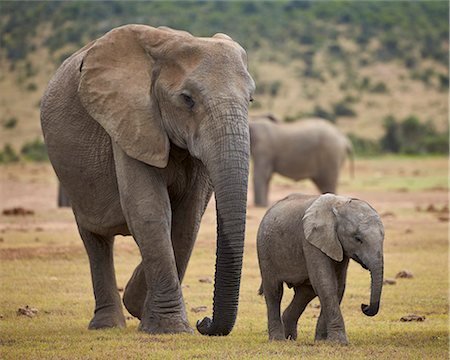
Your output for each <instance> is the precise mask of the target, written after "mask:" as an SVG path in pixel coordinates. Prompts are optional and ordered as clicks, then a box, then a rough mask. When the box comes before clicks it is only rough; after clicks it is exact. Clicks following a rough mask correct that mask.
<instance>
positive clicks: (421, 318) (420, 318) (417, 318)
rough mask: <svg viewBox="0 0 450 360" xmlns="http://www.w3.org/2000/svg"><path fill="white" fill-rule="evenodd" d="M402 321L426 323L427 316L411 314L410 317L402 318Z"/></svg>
mask: <svg viewBox="0 0 450 360" xmlns="http://www.w3.org/2000/svg"><path fill="white" fill-rule="evenodd" d="M400 321H419V322H421V321H425V316H420V315H416V314H409V315H405V316H402V317H401V318H400Z"/></svg>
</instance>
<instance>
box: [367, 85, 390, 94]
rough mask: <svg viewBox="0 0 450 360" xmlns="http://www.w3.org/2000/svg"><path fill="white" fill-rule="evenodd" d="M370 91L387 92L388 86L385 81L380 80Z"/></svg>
mask: <svg viewBox="0 0 450 360" xmlns="http://www.w3.org/2000/svg"><path fill="white" fill-rule="evenodd" d="M370 92H373V93H378V94H382V93H387V92H388V88H387V86H386V84H385V83H384V82H378V83H376V84H375V85H373V86H372V87H371V88H370Z"/></svg>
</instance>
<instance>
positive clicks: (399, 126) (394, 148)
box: [380, 115, 449, 154]
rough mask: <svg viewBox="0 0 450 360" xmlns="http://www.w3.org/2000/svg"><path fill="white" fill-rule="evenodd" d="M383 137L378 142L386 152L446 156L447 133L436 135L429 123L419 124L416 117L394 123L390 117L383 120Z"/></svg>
mask: <svg viewBox="0 0 450 360" xmlns="http://www.w3.org/2000/svg"><path fill="white" fill-rule="evenodd" d="M384 128H385V135H384V136H383V137H382V138H381V140H380V145H381V148H382V149H383V150H384V151H387V152H393V153H402V154H448V152H449V139H448V132H446V133H438V132H437V131H436V130H435V129H434V127H433V126H432V124H431V123H421V122H420V120H419V118H418V117H417V116H408V117H407V118H405V119H403V120H402V121H399V122H398V121H396V120H395V118H394V117H393V116H392V115H390V116H388V117H386V119H385V120H384Z"/></svg>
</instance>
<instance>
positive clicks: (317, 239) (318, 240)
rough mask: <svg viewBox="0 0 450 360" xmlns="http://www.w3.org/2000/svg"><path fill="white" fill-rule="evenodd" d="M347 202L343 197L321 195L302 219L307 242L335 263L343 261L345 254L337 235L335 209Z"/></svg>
mask: <svg viewBox="0 0 450 360" xmlns="http://www.w3.org/2000/svg"><path fill="white" fill-rule="evenodd" d="M346 201H347V199H346V198H344V197H342V196H336V195H333V194H324V195H321V196H319V197H318V198H317V200H315V201H314V202H313V203H312V204H311V205H310V206H309V207H308V209H306V211H305V215H304V216H303V219H302V221H303V231H304V233H305V238H306V240H307V241H308V242H309V243H310V244H311V245H314V246H315V247H317V248H318V249H320V250H321V251H322V252H323V253H325V254H326V255H327V256H328V257H330V258H331V259H333V260H335V261H342V259H343V258H344V252H343V250H342V245H341V243H340V241H339V238H338V236H337V233H336V216H335V214H334V211H335V210H334V209H335V207H336V206H339V205H341V204H343V203H344V202H346Z"/></svg>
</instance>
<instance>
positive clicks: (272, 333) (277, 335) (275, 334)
mask: <svg viewBox="0 0 450 360" xmlns="http://www.w3.org/2000/svg"><path fill="white" fill-rule="evenodd" d="M269 340H275V341H279V340H286V337H285V336H284V331H283V330H282V329H273V330H269Z"/></svg>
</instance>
